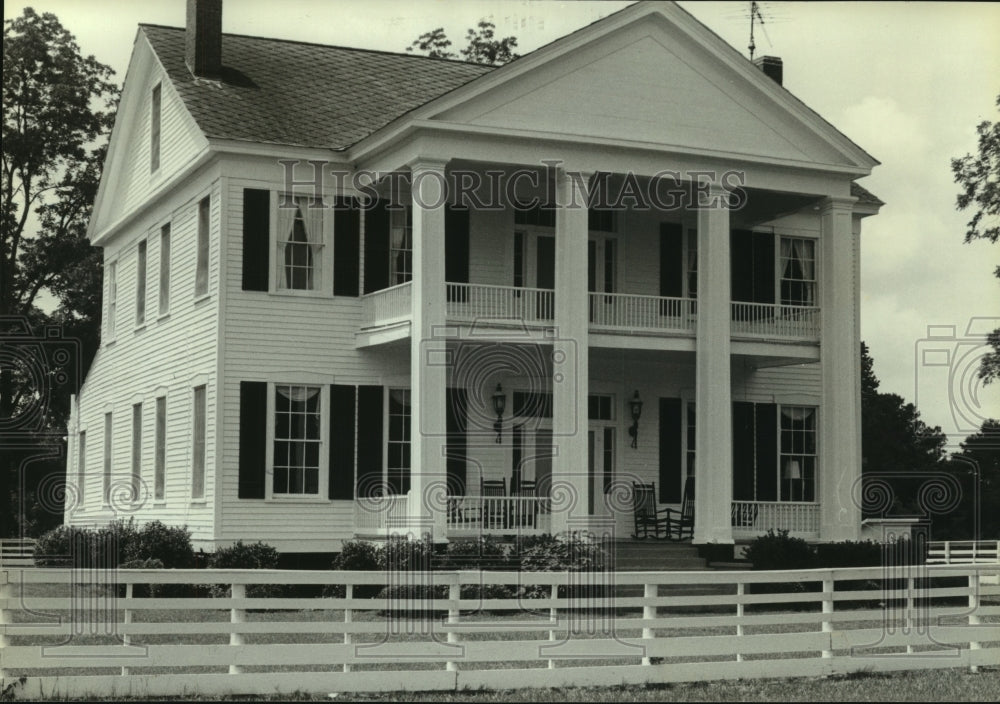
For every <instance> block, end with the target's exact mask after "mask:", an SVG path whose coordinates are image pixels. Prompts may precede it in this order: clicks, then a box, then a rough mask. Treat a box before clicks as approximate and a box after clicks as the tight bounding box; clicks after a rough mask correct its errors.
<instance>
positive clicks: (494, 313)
mask: <svg viewBox="0 0 1000 704" xmlns="http://www.w3.org/2000/svg"><path fill="white" fill-rule="evenodd" d="M447 287H448V290H447V296H448V311H447V315H448V319H449V320H455V321H466V322H474V321H476V320H482V319H491V320H497V319H506V320H516V321H518V322H522V323H542V322H550V321H552V320H553V319H554V318H555V292H554V291H552V290H551V289H544V288H522V287H517V286H487V285H483V284H447Z"/></svg>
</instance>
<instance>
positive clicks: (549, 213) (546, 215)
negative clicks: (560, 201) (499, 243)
mask: <svg viewBox="0 0 1000 704" xmlns="http://www.w3.org/2000/svg"><path fill="white" fill-rule="evenodd" d="M514 224H515V225H533V226H535V227H555V226H556V209H555V206H552V205H535V206H533V207H531V208H525V207H524V206H522V205H519V204H517V203H515V204H514Z"/></svg>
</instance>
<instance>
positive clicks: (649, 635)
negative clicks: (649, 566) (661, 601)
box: [642, 583, 659, 665]
mask: <svg viewBox="0 0 1000 704" xmlns="http://www.w3.org/2000/svg"><path fill="white" fill-rule="evenodd" d="M658 594H659V590H658V589H657V585H655V584H648V583H647V584H646V585H645V586H644V587H643V592H642V596H643V597H644V598H646V599H654V598H656V597H657V596H658ZM642 618H643V620H644V621H648V620H651V619H655V618H656V607H655V606H651V605H650V604H646V605H645V606H643V607H642ZM642 637H643V640H647V639H653V638H656V632H655V631H654V630H653V629H652V628H646V627H643V629H642ZM647 647H648V645H647ZM642 664H643V665H652V664H653V663H652V660H651V659H650V658H649V656H646V657H644V658H643V659H642Z"/></svg>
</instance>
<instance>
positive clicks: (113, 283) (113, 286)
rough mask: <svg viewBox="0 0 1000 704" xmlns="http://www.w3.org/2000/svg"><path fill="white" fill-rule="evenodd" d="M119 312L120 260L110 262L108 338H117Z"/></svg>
mask: <svg viewBox="0 0 1000 704" xmlns="http://www.w3.org/2000/svg"><path fill="white" fill-rule="evenodd" d="M117 313H118V262H108V324H107V332H108V339H109V340H113V339H115V315H117Z"/></svg>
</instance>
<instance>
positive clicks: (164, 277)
mask: <svg viewBox="0 0 1000 704" xmlns="http://www.w3.org/2000/svg"><path fill="white" fill-rule="evenodd" d="M169 310H170V223H169V222H168V223H167V224H166V225H164V226H163V227H161V228H160V305H159V313H160V315H166V314H167V313H168V312H169Z"/></svg>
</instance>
